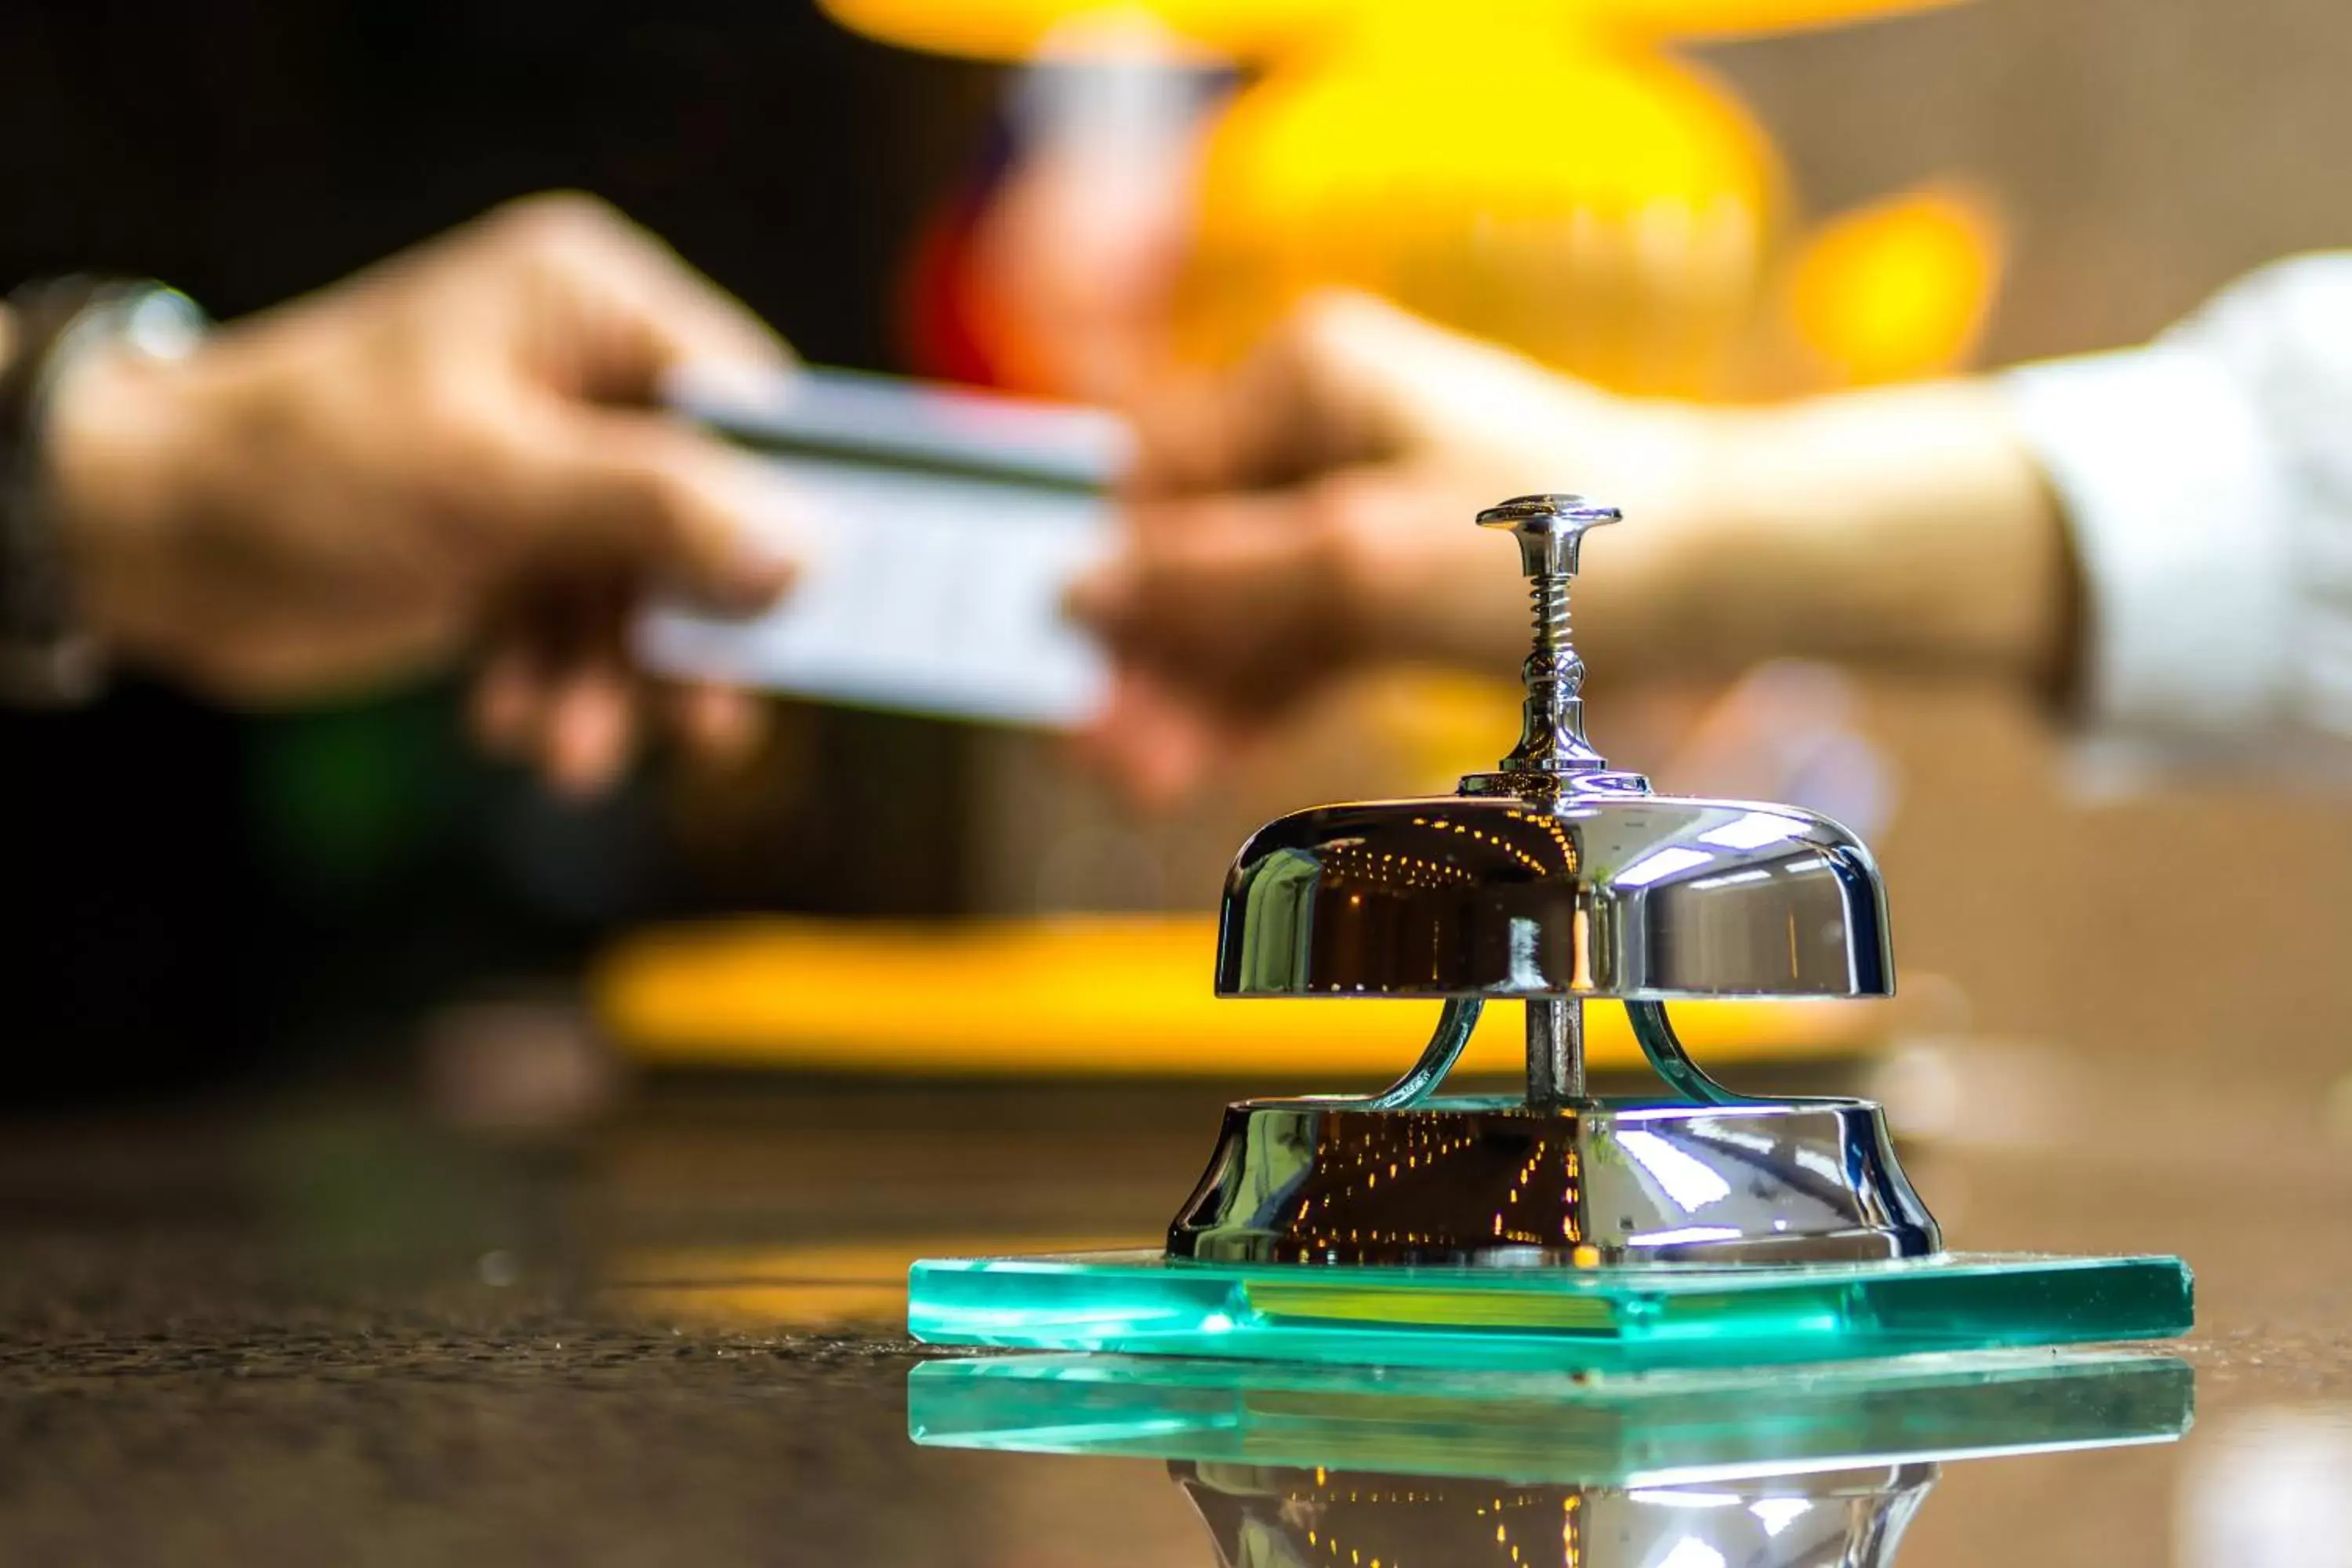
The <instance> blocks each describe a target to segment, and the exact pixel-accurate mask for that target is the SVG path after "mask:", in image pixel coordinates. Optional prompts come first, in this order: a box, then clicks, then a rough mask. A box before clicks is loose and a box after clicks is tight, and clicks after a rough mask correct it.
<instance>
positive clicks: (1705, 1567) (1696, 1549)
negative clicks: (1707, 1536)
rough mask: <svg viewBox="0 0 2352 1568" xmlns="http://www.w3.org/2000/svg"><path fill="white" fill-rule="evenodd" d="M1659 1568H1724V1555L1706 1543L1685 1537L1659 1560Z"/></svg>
mask: <svg viewBox="0 0 2352 1568" xmlns="http://www.w3.org/2000/svg"><path fill="white" fill-rule="evenodd" d="M1657 1568H1724V1564H1723V1553H1722V1552H1717V1550H1716V1549H1715V1548H1714V1547H1712V1546H1709V1545H1708V1544H1707V1543H1706V1542H1704V1541H1699V1540H1696V1539H1695V1538H1692V1537H1688V1536H1685V1538H1684V1539H1683V1540H1681V1541H1678V1542H1675V1549H1674V1550H1673V1551H1672V1552H1667V1553H1666V1554H1665V1555H1664V1557H1661V1558H1659V1559H1658V1562H1657Z"/></svg>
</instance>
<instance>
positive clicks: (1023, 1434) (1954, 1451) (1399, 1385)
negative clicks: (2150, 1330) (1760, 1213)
mask: <svg viewBox="0 0 2352 1568" xmlns="http://www.w3.org/2000/svg"><path fill="white" fill-rule="evenodd" d="M2195 1391H2196V1376H2195V1373H2192V1372H2191V1371H2190V1370H2189V1367H2188V1366H2187V1365H2186V1364H2185V1363H2181V1362H2179V1361H2178V1360H2175V1359H2174V1358H2172V1357H2170V1356H2166V1355H2159V1354H2156V1353H2154V1352H2147V1351H2113V1350H2106V1351H2054V1352H2053V1351H1980V1352H1973V1353H1971V1354H1966V1355H1950V1356H1911V1357H1906V1358H1905V1359H1903V1360H1900V1361H1891V1362H1864V1363H1848V1364H1844V1365H1825V1366H1816V1367H1807V1368H1803V1369H1789V1368H1775V1369H1772V1370H1770V1371H1762V1370H1752V1369H1750V1370H1728V1371H1715V1372H1703V1371H1702V1372H1665V1373H1643V1374H1639V1375H1633V1376H1626V1377H1613V1376H1601V1377H1591V1376H1584V1375H1580V1374H1574V1373H1522V1372H1509V1373H1494V1372H1438V1371H1432V1370H1427V1369H1406V1370H1401V1371H1375V1370H1372V1369H1370V1368H1363V1367H1340V1366H1300V1365H1280V1364H1267V1363H1251V1362H1233V1361H1226V1362H1211V1361H1185V1360H1181V1359H1174V1358H1167V1357H1150V1358H1144V1357H1129V1356H1102V1355H1025V1356H1005V1357H985V1358H976V1359H971V1360H961V1361H935V1362H927V1363H924V1364H923V1365H921V1366H919V1367H917V1368H915V1369H914V1371H913V1372H912V1373H909V1374H908V1380H907V1426H908V1433H909V1435H910V1436H912V1437H913V1438H914V1439H915V1441H917V1442H918V1443H923V1444H927V1445H931V1446H936V1447H956V1448H992V1449H1000V1450H1006V1451H1012V1452H1021V1453H1045V1454H1095V1455H1117V1456H1123V1457H1127V1458H1167V1459H1187V1460H1192V1461H1193V1462H1195V1463H1199V1464H1219V1465H1257V1466H1289V1467H1299V1468H1305V1467H1312V1466H1328V1467H1329V1468H1332V1469H1334V1470H1347V1471H1350V1472H1354V1471H1372V1472H1383V1473H1389V1474H1397V1475H1413V1476H1469V1477H1477V1478H1481V1479H1491V1480H1496V1481H1501V1482H1506V1483H1508V1484H1510V1485H1514V1486H1538V1485H1555V1486H1580V1487H1596V1486H1598V1487H1609V1486H1615V1487H1659V1486H1682V1485H1694V1484H1702V1483H1711V1482H1724V1481H1732V1480H1738V1479H1750V1478H1757V1477H1769V1476H1787V1475H1791V1474H1802V1473H1809V1472H1816V1471H1822V1470H1836V1469H1848V1468H1862V1467H1864V1466H1874V1465H1910V1464H1920V1463H1927V1462H1940V1461H1944V1460H1949V1459H1958V1458H1976V1457H1981V1456H1988V1455H1995V1454H2025V1453H2036V1452H2046V1451H2050V1450H2053V1449H2064V1448H2084V1447H2109V1446H2115V1445H2122V1444H2132V1443H2165V1442H2170V1441H2172V1440H2173V1439H2174V1438H2177V1437H2178V1436H2180V1434H2181V1433H2182V1432H2184V1431H2186V1430H2187V1429H2188V1426H2189V1419H2190V1413H2191V1411H2192V1409H2193V1408H2194V1404H2195ZM1480 1495H1481V1496H1482V1497H1483V1496H1484V1495H1485V1494H1483V1493H1481V1494H1480Z"/></svg>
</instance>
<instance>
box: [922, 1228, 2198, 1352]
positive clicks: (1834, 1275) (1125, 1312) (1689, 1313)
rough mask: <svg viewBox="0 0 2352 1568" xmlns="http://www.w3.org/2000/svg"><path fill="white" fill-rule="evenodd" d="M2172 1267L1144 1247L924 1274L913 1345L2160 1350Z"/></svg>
mask: <svg viewBox="0 0 2352 1568" xmlns="http://www.w3.org/2000/svg"><path fill="white" fill-rule="evenodd" d="M2192 1317H2193V1308H2192V1290H2191V1281H2190V1276H2189V1268H2188V1265H2186V1264H2185V1263H2183V1262H2181V1260H2180V1259H2179V1258H2159V1257H2145V1258H2057V1257H2042V1256H2034V1255H2013V1254H1986V1253H1940V1254H1937V1256H1935V1257H1932V1258H1904V1259H1895V1260H1889V1261H1876V1262H1845V1263H1813V1264H1802V1265H1792V1266H1787V1267H1775V1266H1759V1265H1747V1266H1743V1267H1738V1268H1709V1267H1704V1266H1694V1265H1674V1264H1654V1265H1647V1266H1640V1267H1629V1268H1596V1269H1556V1268H1523V1269H1522V1268H1477V1267H1459V1266H1456V1267H1444V1268H1381V1267H1377V1266H1366V1265H1349V1264H1333V1265H1327V1266H1321V1267H1314V1268H1300V1267H1298V1266H1297V1265H1295V1264H1247V1263H1209V1262H1199V1261H1194V1260H1192V1259H1186V1258H1169V1257H1167V1256H1166V1255H1164V1254H1162V1253H1160V1252H1155V1251H1146V1250H1140V1249H1139V1250H1136V1251H1131V1252H1097V1253H1081V1254H1072V1255H1067V1256H1062V1257H1037V1258H963V1259H927V1260H925V1261H922V1262H919V1263H917V1264H916V1265H915V1267H914V1270H913V1273H912V1275H911V1277H910V1279H909V1281H908V1299H907V1323H908V1331H910V1332H911V1333H912V1334H913V1335H914V1337H915V1338H916V1339H918V1340H920V1341H923V1342H926V1343H929V1344H961V1345H994V1346H1002V1347H1008V1348H1017V1349H1023V1350H1059V1351H1109V1352H1120V1353H1124V1354H1129V1355H1170V1356H1203V1357H1213V1358H1240V1359H1246V1360H1257V1361H1291V1362H1308V1363H1347V1364H1370V1365H1384V1366H1425V1367H1492V1368H1537V1369H1543V1370H1549V1371H1560V1372H1641V1371H1648V1370H1653V1369H1659V1368H1669V1367H1725V1366H1758V1365H1769V1364H1782V1363H1805V1362H1829V1361H1850V1360H1857V1359H1862V1358H1867V1357H1877V1356H1895V1355H1913V1354H1921V1353H1927V1352H1955V1351H1974V1350H1988V1349H1996V1348H2002V1347H2019V1346H2028V1345H2063V1344H2091V1343H2099V1342H2108V1341H2116V1340H2146V1339H2163V1338H2168V1337H2171V1336H2174V1335H2178V1334H2182V1333H2186V1332H2187V1331H2189V1327H2190V1325H2191V1321H2192Z"/></svg>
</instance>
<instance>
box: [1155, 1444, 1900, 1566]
mask: <svg viewBox="0 0 2352 1568" xmlns="http://www.w3.org/2000/svg"><path fill="white" fill-rule="evenodd" d="M1168 1471H1169V1475H1170V1476H1171V1478H1172V1479H1174V1480H1175V1482H1176V1484H1177V1485H1178V1486H1180V1487H1181V1488H1182V1489H1184V1494H1185V1496H1187V1497H1189V1498H1190V1499H1192V1506H1193V1507H1194V1508H1195V1509H1197V1510H1199V1511H1200V1515H1201V1519H1202V1522H1204V1523H1205V1524H1207V1525H1208V1527H1209V1532H1210V1534H1211V1535H1212V1536H1213V1538H1214V1539H1215V1541H1216V1543H1217V1554H1218V1557H1219V1560H1220V1561H1221V1563H1223V1565H1224V1568H1314V1565H1315V1564H1318V1563H1319V1564H1325V1565H1327V1568H1328V1564H1329V1563H1333V1562H1339V1563H1397V1564H1405V1563H1513V1564H1523V1565H1525V1568H1536V1565H1537V1564H1540V1563H1561V1564H1575V1565H1577V1568H1601V1565H1602V1564H1617V1563H1623V1564H1628V1565H1635V1564H1652V1563H1658V1564H1672V1565H1674V1568H1715V1565H1717V1564H1725V1563H1741V1564H1744V1565H1746V1568H1769V1565H1770V1564H1787V1565H1789V1568H1797V1565H1799V1564H1809V1563H1836V1564H1838V1565H1839V1568H1882V1565H1884V1564H1886V1563H1893V1562H1894V1561H1895V1548H1896V1547H1897V1546H1898V1545H1900V1544H1901V1542H1902V1539H1903V1530H1904V1527H1905V1526H1906V1525H1907V1524H1909V1523H1910V1522H1911V1515H1912V1513H1913V1512H1914V1511H1915V1510H1917V1508H1918V1506H1919V1504H1920V1502H1921V1501H1922V1500H1924V1499H1925V1498H1926V1497H1927V1492H1928V1490H1929V1489H1930V1488H1932V1487H1933V1486H1934V1485H1935V1484H1936V1467H1934V1466H1933V1465H1882V1466H1876V1467H1874V1468H1869V1469H1864V1470H1841V1471H1835V1472H1832V1473H1831V1474H1827V1475H1814V1474H1799V1475H1792V1476H1788V1477H1784V1478H1780V1479H1774V1480H1770V1481H1750V1482H1745V1483H1741V1484H1738V1485H1730V1486H1726V1485H1721V1484H1717V1485H1710V1486H1707V1487H1704V1488H1699V1487H1690V1488H1650V1489H1641V1490H1637V1491H1622V1490H1617V1489H1585V1488H1580V1487H1558V1486H1517V1485H1512V1484H1509V1483H1506V1482H1502V1481H1490V1482H1480V1481H1476V1480H1466V1481H1465V1480H1426V1479H1420V1478H1417V1477H1412V1476H1380V1475H1358V1474H1348V1473H1340V1472H1337V1471H1331V1470H1286V1469H1275V1468H1263V1467H1260V1466H1255V1465H1228V1464H1196V1463H1193V1462H1192V1461H1189V1460H1183V1459H1178V1460H1174V1461H1171V1463H1170V1465H1169V1467H1168Z"/></svg>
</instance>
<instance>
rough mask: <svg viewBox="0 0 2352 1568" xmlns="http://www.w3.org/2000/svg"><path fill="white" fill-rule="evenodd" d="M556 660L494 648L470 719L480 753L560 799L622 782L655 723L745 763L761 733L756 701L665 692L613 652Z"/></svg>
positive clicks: (714, 757)
mask: <svg viewBox="0 0 2352 1568" xmlns="http://www.w3.org/2000/svg"><path fill="white" fill-rule="evenodd" d="M613 646H614V645H612V644H608V645H606V647H604V650H602V651H600V652H595V653H591V654H587V655H585V656H583V657H577V658H572V659H570V660H568V661H562V662H551V658H550V655H549V654H548V652H547V650H546V649H544V648H542V647H534V646H533V645H532V644H531V643H530V641H529V640H528V639H527V637H522V636H518V637H515V638H513V639H510V640H509V641H507V642H506V643H504V644H503V645H501V646H500V647H499V648H498V649H496V650H494V651H493V652H492V653H491V654H490V655H489V657H488V658H486V659H485V660H484V661H483V664H482V667H481V669H480V671H479V673H478V675H477V676H476V678H475V682H474V689H473V693H472V711H471V715H470V717H471V721H472V727H473V731H474V734H475V738H476V740H477V742H478V744H480V745H481V747H482V748H483V750H485V751H487V752H490V753H491V754H492V755H494V756H499V757H504V758H507V759H509V760H510V761H514V762H519V763H524V764H525V765H527V766H529V767H530V768H531V769H532V770H533V771H534V772H536V773H539V775H540V776H541V778H542V779H543V780H544V781H545V782H546V783H547V784H548V786H549V787H550V788H551V789H552V790H554V791H555V792H556V793H557V794H559V795H568V796H572V797H586V796H590V795H598V794H601V793H603V792H604V790H606V789H609V788H610V787H612V786H613V785H614V784H617V783H618V782H619V781H620V780H621V778H622V777H623V776H624V775H625V773H626V772H627V770H628V768H629V765H630V764H631V763H633V762H634V761H635V756H636V753H637V752H638V751H639V749H640V748H641V746H642V744H643V743H644V742H645V740H646V730H647V728H648V720H649V718H653V717H658V718H660V719H661V720H663V721H665V728H666V730H667V732H668V733H669V734H670V736H672V737H673V738H674V739H676V740H677V742H679V743H680V744H681V745H682V746H683V747H684V748H685V749H686V750H687V752H688V754H690V755H691V756H693V757H695V758H697V759H698V760H700V761H702V762H705V763H714V764H717V765H720V766H727V765H731V764H734V763H740V762H741V761H742V760H743V759H744V758H745V757H747V756H748V755H750V754H751V752H752V751H753V750H755V749H756V748H757V746H758V744H759V742H760V739H761V735H762V733H763V732H764V728H765V726H764V717H765V714H764V710H763V709H762V708H761V705H760V703H759V701H758V700H757V699H756V698H754V697H752V696H751V694H749V693H747V692H742V691H737V690H733V689H727V688H721V687H715V686H703V685H694V686H687V687H680V688H669V689H664V688H658V687H656V685H655V684H654V683H651V682H648V681H646V679H644V678H643V677H642V676H640V675H639V674H638V673H637V672H635V670H633V669H631V668H629V667H628V666H627V665H626V664H625V662H624V661H623V660H622V659H621V658H619V657H617V655H616V654H615V653H614V651H613Z"/></svg>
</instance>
